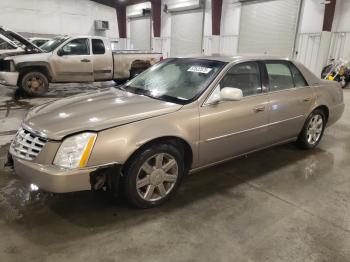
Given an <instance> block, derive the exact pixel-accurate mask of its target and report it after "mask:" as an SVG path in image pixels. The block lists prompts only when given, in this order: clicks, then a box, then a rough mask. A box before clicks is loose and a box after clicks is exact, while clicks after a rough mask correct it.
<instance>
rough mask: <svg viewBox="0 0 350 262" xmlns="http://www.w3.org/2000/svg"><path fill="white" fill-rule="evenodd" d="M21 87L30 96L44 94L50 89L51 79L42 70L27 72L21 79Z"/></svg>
mask: <svg viewBox="0 0 350 262" xmlns="http://www.w3.org/2000/svg"><path fill="white" fill-rule="evenodd" d="M19 85H20V88H21V89H22V90H23V91H24V92H25V93H26V94H27V95H29V96H42V95H44V94H45V93H46V92H47V91H48V90H49V80H48V79H47V77H46V76H45V75H44V74H43V73H41V72H26V73H24V74H23V75H22V76H21V78H20V81H19Z"/></svg>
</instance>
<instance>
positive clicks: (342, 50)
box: [329, 32, 350, 59]
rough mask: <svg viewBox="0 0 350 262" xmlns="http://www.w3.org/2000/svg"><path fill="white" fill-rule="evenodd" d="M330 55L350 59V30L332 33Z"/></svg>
mask: <svg viewBox="0 0 350 262" xmlns="http://www.w3.org/2000/svg"><path fill="white" fill-rule="evenodd" d="M329 56H330V57H332V58H347V59H350V32H334V33H333V34H332V42H331V48H330V51H329Z"/></svg>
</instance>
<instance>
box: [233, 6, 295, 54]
mask: <svg viewBox="0 0 350 262" xmlns="http://www.w3.org/2000/svg"><path fill="white" fill-rule="evenodd" d="M299 2H300V0H269V1H260V2H256V1H254V2H247V3H244V4H242V11H241V21H240V30H239V42H238V53H240V54H245V53H254V54H264V53H265V54H272V55H282V56H291V55H292V54H293V46H294V38H295V32H296V28H297V19H298V11H299Z"/></svg>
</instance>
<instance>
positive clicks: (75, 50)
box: [62, 38, 90, 55]
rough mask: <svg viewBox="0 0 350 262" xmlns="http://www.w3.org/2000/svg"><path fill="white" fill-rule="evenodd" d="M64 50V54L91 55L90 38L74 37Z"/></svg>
mask: <svg viewBox="0 0 350 262" xmlns="http://www.w3.org/2000/svg"><path fill="white" fill-rule="evenodd" d="M62 51H63V54H64V55H89V54H90V47H89V40H88V39H87V38H78V39H74V40H72V41H70V42H69V43H68V44H66V45H65V46H64V47H63V48H62Z"/></svg>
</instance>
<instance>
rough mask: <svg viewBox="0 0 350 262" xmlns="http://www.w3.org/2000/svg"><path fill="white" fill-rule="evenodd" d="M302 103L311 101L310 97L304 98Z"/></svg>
mask: <svg viewBox="0 0 350 262" xmlns="http://www.w3.org/2000/svg"><path fill="white" fill-rule="evenodd" d="M303 101H304V102H309V101H311V97H305V98H304V99H303Z"/></svg>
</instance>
